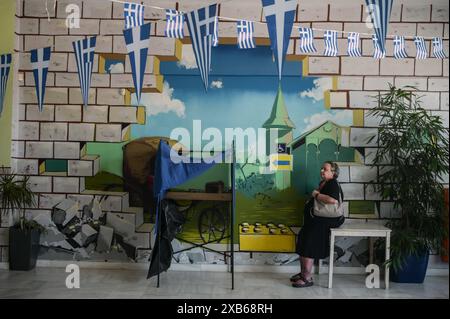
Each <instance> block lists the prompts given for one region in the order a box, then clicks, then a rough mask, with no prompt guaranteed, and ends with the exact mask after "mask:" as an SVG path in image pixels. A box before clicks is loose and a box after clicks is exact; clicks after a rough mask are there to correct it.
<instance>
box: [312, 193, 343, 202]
mask: <svg viewBox="0 0 450 319" xmlns="http://www.w3.org/2000/svg"><path fill="white" fill-rule="evenodd" d="M316 199H318V200H320V201H321V202H323V203H325V204H337V203H338V201H337V200H335V199H334V198H333V197H331V196H328V195H325V194H320V193H319V194H318V195H317V197H316Z"/></svg>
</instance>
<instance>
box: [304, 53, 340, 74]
mask: <svg viewBox="0 0 450 319" xmlns="http://www.w3.org/2000/svg"><path fill="white" fill-rule="evenodd" d="M308 63H309V74H311V75H315V74H317V75H320V74H324V75H325V74H339V58H338V57H310V58H309V59H308Z"/></svg>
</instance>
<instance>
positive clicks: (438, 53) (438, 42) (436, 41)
mask: <svg viewBox="0 0 450 319" xmlns="http://www.w3.org/2000/svg"><path fill="white" fill-rule="evenodd" d="M431 42H432V43H433V56H434V57H435V58H437V59H446V58H447V56H446V55H445V52H444V46H443V44H442V38H438V37H434V38H433V40H432V41H431Z"/></svg>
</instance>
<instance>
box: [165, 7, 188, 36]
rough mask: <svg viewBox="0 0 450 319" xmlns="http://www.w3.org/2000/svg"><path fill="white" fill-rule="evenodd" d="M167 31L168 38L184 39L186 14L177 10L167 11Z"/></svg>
mask: <svg viewBox="0 0 450 319" xmlns="http://www.w3.org/2000/svg"><path fill="white" fill-rule="evenodd" d="M166 20H167V23H166V30H165V34H166V37H168V38H176V39H183V38H184V32H183V25H184V14H183V13H181V12H179V11H177V10H171V9H167V10H166Z"/></svg>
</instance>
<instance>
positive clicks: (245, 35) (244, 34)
mask: <svg viewBox="0 0 450 319" xmlns="http://www.w3.org/2000/svg"><path fill="white" fill-rule="evenodd" d="M253 32H254V25H253V21H247V20H241V21H238V23H237V33H238V47H239V49H254V48H256V45H255V42H254V41H253Z"/></svg>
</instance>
